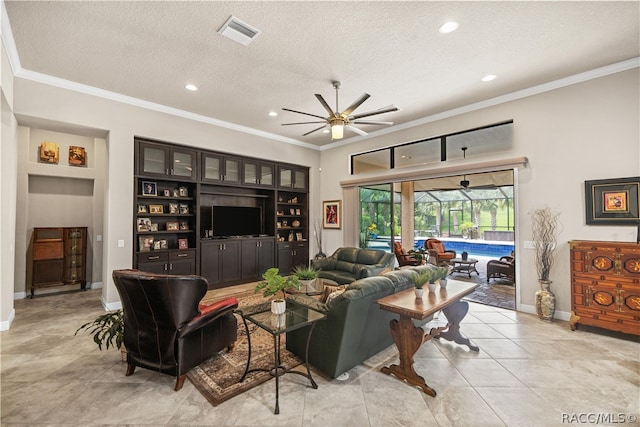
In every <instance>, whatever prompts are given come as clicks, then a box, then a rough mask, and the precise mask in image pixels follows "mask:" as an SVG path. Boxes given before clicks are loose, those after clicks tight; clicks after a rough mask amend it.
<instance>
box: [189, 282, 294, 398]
mask: <svg viewBox="0 0 640 427" xmlns="http://www.w3.org/2000/svg"><path fill="white" fill-rule="evenodd" d="M210 292H211V291H210ZM229 296H234V297H236V298H238V306H239V308H242V307H247V306H250V305H255V304H259V303H263V302H265V299H264V298H263V297H262V295H261V294H256V293H254V292H253V291H245V292H243V293H240V294H236V295H229ZM216 299H221V297H219V296H218V297H216V296H215V294H214V295H209V293H208V294H207V295H205V298H203V302H204V303H207V302H211V301H215V300H216ZM236 317H237V319H238V339H237V341H236V344H235V347H234V348H233V350H231V352H229V353H227V352H226V350H223V351H221V352H220V353H218V355H216V356H214V357H212V358H211V359H209V360H207V361H205V362H204V363H201V364H200V365H199V366H197V367H195V368H193V369H192V370H191V371H189V373H188V374H187V378H189V380H190V381H191V382H192V383H193V385H194V386H195V387H196V388H197V389H198V391H199V392H200V393H201V394H202V395H203V396H204V397H205V398H206V399H207V400H208V401H209V403H211V404H212V405H213V406H216V405H219V404H220V403H222V402H224V401H226V400H228V399H230V398H232V397H234V396H237V395H238V394H240V393H243V392H245V391H247V390H250V389H251V388H253V387H255V386H257V385H259V384H262V383H264V382H265V381H267V380H269V379H270V378H271V375H270V374H269V373H268V372H252V373H250V374H249V375H247V377H246V378H245V380H244V381H243V382H242V383H240V382H239V381H240V378H241V377H242V374H243V373H244V370H245V367H246V364H247V355H248V347H247V331H246V330H245V327H244V324H243V323H242V318H241V317H240V315H238V314H236ZM247 326H248V327H249V333H250V334H251V366H250V367H249V368H250V369H254V368H271V367H272V366H273V364H274V354H273V336H272V335H271V334H269V333H268V332H266V331H264V330H263V329H261V328H259V327H258V326H256V325H254V324H253V323H251V322H247ZM281 340H282V347H281V348H282V350H281V354H280V358H281V364H282V365H283V366H285V367H286V368H288V369H291V368H294V367H296V366H298V365H300V364H301V363H302V360H301V359H300V358H298V357H297V356H295V355H293V354H292V353H290V352H288V351H287V350H286V349H285V336H284V335H283V336H282V338H281Z"/></svg>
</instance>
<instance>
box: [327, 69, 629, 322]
mask: <svg viewBox="0 0 640 427" xmlns="http://www.w3.org/2000/svg"><path fill="white" fill-rule="evenodd" d="M639 81H640V72H639V70H638V68H635V69H632V70H630V71H624V72H620V73H617V74H613V75H609V76H606V77H601V78H597V79H594V80H590V81H587V82H583V83H579V84H574V85H571V86H567V87H564V88H561V89H556V90H552V91H548V92H545V93H541V94H538V95H534V96H529V97H526V98H522V99H519V100H516V101H511V102H508V103H504V104H501V105H496V106H492V107H488V108H483V109H480V110H477V111H473V112H469V113H466V114H461V115H458V116H455V117H451V118H447V119H443V120H439V121H435V122H432V123H429V124H425V125H422V126H419V127H415V128H411V129H407V130H403V131H399V132H395V133H392V134H388V135H383V136H379V137H376V138H371V139H368V140H365V141H361V142H359V143H357V144H351V145H346V146H340V147H336V148H333V149H329V150H326V151H323V152H322V177H323V180H322V186H321V190H320V196H321V198H322V199H325V200H335V199H341V198H342V197H343V193H342V190H341V188H340V181H342V180H345V179H348V178H350V177H351V176H350V175H348V158H349V156H350V155H351V154H353V153H357V152H362V151H367V150H370V149H373V148H380V147H386V146H390V145H395V144H398V143H402V142H408V141H414V140H418V139H422V138H426V137H431V136H437V135H442V134H448V133H452V132H455V131H460V130H464V129H471V128H474V127H477V126H482V125H486V124H490V123H496V122H500V121H503V120H507V119H513V121H514V125H513V128H514V136H513V138H514V141H513V142H514V145H513V147H512V149H511V150H510V151H508V152H504V153H499V154H496V155H492V156H489V157H485V158H483V159H482V160H487V159H507V158H513V157H517V156H526V157H527V158H528V159H529V166H528V167H526V168H524V169H521V170H519V173H518V182H517V189H518V194H517V200H516V202H517V205H516V216H517V219H518V221H519V224H518V230H517V231H518V233H517V236H516V239H517V242H516V246H517V252H518V254H519V259H518V262H519V264H518V271H519V281H518V289H519V291H520V300H521V307H520V308H521V309H523V310H526V311H531V310H532V307H533V306H534V295H535V292H536V290H537V289H538V288H539V286H538V283H537V277H536V270H535V266H534V253H533V251H532V250H530V249H523V244H522V242H523V241H526V240H531V220H530V212H532V211H533V210H534V209H536V208H540V207H546V206H548V207H550V208H552V209H555V210H557V211H559V212H560V213H561V215H560V222H561V231H560V235H559V239H558V242H559V244H558V257H557V264H556V266H555V267H554V269H553V270H552V274H551V277H552V280H553V285H552V290H553V291H554V292H555V293H556V296H557V304H558V310H559V311H561V312H563V313H564V314H563V316H564V317H566V316H567V313H568V312H569V311H570V309H571V308H570V288H569V247H568V243H567V242H568V241H569V240H572V239H579V240H611V241H625V242H635V239H636V227H633V226H616V227H614V226H587V225H586V224H585V207H584V204H585V201H584V181H585V180H592V179H606V178H618V177H631V176H640V133H639V132H640V131H639V129H640V119H639V117H640V101H639V97H640V85H639ZM416 90H419V88H417V89H416ZM478 160H480V159H477V158H474V157H473V154H472V153H468V155H467V161H468V162H469V163H473V162H475V161H478ZM344 214H345V215H351V216H355V215H357V212H354V211H353V210H352V211H345V212H344ZM325 241H326V251H327V252H328V253H332V251H333V250H335V249H336V248H337V247H339V246H341V245H342V244H343V242H344V241H345V237H344V236H343V230H335V231H333V230H331V231H327V230H325Z"/></svg>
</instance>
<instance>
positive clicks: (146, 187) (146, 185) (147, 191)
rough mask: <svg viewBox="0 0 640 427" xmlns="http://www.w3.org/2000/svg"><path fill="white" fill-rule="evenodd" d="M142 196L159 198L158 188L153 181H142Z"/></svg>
mask: <svg viewBox="0 0 640 427" xmlns="http://www.w3.org/2000/svg"><path fill="white" fill-rule="evenodd" d="M142 194H143V195H145V196H157V195H158V187H157V186H156V183H155V182H153V181H142Z"/></svg>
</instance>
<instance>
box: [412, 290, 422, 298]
mask: <svg viewBox="0 0 640 427" xmlns="http://www.w3.org/2000/svg"><path fill="white" fill-rule="evenodd" d="M414 291H415V293H416V298H422V296H423V295H424V289H422V288H415V289H414Z"/></svg>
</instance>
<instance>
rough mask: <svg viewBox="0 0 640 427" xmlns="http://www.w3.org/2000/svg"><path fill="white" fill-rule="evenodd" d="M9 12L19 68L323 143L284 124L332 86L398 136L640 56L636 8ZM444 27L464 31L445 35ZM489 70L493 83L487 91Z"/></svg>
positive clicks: (34, 7) (162, 5)
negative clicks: (234, 35)
mask: <svg viewBox="0 0 640 427" xmlns="http://www.w3.org/2000/svg"><path fill="white" fill-rule="evenodd" d="M5 6H6V10H7V13H8V17H9V22H10V25H11V31H12V33H13V37H14V40H15V44H16V47H17V52H18V56H19V61H20V65H21V68H22V69H23V70H27V71H34V72H38V73H42V74H45V75H48V76H53V77H57V78H61V79H65V80H69V81H72V82H77V83H81V84H84V85H89V86H93V87H96V88H100V89H104V90H107V91H111V92H115V93H117V94H122V95H127V96H130V97H134V98H137V99H140V100H144V101H150V102H153V103H157V104H161V105H165V106H169V107H173V108H177V109H180V110H185V111H188V112H192V113H196V114H200V115H202V116H206V117H210V118H213V119H217V120H222V121H225V122H229V123H233V124H235V125H240V126H244V127H248V128H251V129H255V130H259V131H261V132H267V133H271V134H275V135H279V136H280V137H282V139H283V140H287V139H289V140H291V139H292V140H296V141H300V142H304V143H309V144H314V145H318V146H319V145H325V144H329V143H331V138H330V136H329V135H327V134H323V133H321V132H316V133H313V134H311V135H309V136H306V137H303V136H302V134H304V133H305V132H308V131H310V130H312V129H314V128H315V127H317V125H299V126H281V124H282V123H287V122H294V121H307V119H309V117H306V116H302V115H298V114H295V113H290V112H284V111H282V110H281V109H282V107H287V108H291V109H294V110H301V111H305V112H309V113H312V114H317V115H321V116H325V115H326V114H325V111H324V109H323V108H322V106H321V105H320V103H319V102H318V101H317V100H316V99H315V97H314V96H313V94H314V93H320V94H322V95H323V96H324V97H325V99H326V100H327V101H328V103H329V104H330V105H331V106H332V107H334V105H335V95H334V91H333V88H332V86H331V81H332V80H340V81H341V82H342V88H341V90H340V109H341V110H342V109H344V108H345V107H346V106H348V105H349V104H351V102H352V101H354V100H355V99H356V98H357V97H359V96H360V95H361V94H362V93H364V92H367V93H369V94H371V98H369V100H367V101H366V102H365V103H364V104H362V106H360V107H359V108H358V110H356V113H361V112H366V111H370V110H375V109H378V108H381V107H384V106H387V105H389V104H395V105H397V106H398V107H400V108H401V111H399V112H394V113H387V114H384V115H380V116H376V117H375V118H376V119H378V120H385V121H394V122H395V124H396V125H398V124H402V123H406V122H410V121H413V120H416V119H419V118H422V117H425V116H429V115H433V114H436V113H440V112H443V111H446V110H450V109H452V108H456V107H461V106H465V105H468V104H471V103H474V102H478V101H482V100H486V99H490V98H493V97H496V96H500V95H505V94H509V93H512V92H514V91H518V90H521V89H525V88H529V87H532V86H535V85H539V84H543V83H546V82H549V81H553V80H556V79H560V78H563V77H567V76H571V75H575V74H577V73H581V72H585V71H590V70H593V69H595V68H598V67H602V66H605V65H609V64H614V63H617V62H621V61H624V60H628V59H632V58H637V57H638V56H640V41H639V34H640V30H639V21H640V19H639V13H640V11H639V7H640V3H639V2H637V1H633V2H608V1H605V2H435V1H427V2H417V1H416V2H399V1H393V2H295V1H294V2H291V1H288V2H272V1H264V2H225V1H210V2H191V1H183V2H165V1H163V2H150V1H144V2H113V1H105V2H59V1H55V2H36V1H33V2H32V1H29V2H23V1H20V2H17V1H6V2H5ZM230 15H234V16H236V17H238V18H239V19H241V20H243V21H244V22H246V23H248V24H250V25H252V26H254V27H256V28H258V29H259V30H261V31H262V34H260V35H259V36H258V37H257V38H256V39H255V40H254V41H253V42H252V43H251V44H250V45H249V46H242V45H240V44H238V43H235V42H233V41H231V40H229V39H227V38H224V37H222V36H221V35H220V34H218V33H217V31H218V29H219V28H220V27H221V26H222V24H223V23H224V22H225V21H226V20H227V19H228V18H229V16H230ZM448 20H455V21H458V22H459V23H460V27H459V29H458V30H457V31H455V32H453V33H451V34H448V35H443V34H440V33H439V32H438V27H439V26H440V25H441V24H442V23H444V22H446V21H448ZM3 31H5V30H4V29H3ZM489 73H491V74H496V75H497V76H498V78H497V79H495V80H494V81H492V82H489V83H483V82H481V81H480V78H481V77H483V76H484V75H486V74H489ZM18 75H19V73H18ZM186 83H194V84H196V85H197V86H198V87H199V91H197V92H189V91H186V90H185V89H184V85H185V84H186ZM272 110H273V111H278V112H279V116H277V117H275V118H274V117H269V116H268V115H267V113H268V112H269V111H272ZM361 128H362V129H363V130H365V131H367V132H373V131H375V130H376V129H379V128H380V127H374V126H371V125H363V126H361ZM354 136H357V135H356V134H355V133H353V132H351V131H349V130H347V131H346V132H345V138H352V137H354ZM355 140H357V139H355Z"/></svg>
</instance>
